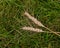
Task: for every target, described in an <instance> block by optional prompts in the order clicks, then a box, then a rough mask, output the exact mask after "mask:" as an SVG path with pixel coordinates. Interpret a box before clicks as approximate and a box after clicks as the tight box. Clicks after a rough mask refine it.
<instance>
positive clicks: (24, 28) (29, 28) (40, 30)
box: [20, 26, 60, 34]
mask: <svg viewBox="0 0 60 48" xmlns="http://www.w3.org/2000/svg"><path fill="white" fill-rule="evenodd" d="M20 29H23V30H28V31H34V32H40V33H45V32H46V33H52V32H49V31H43V30H42V29H38V28H33V27H26V26H25V27H22V28H20ZM54 33H58V34H60V32H54Z"/></svg>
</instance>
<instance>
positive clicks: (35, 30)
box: [21, 12, 60, 36]
mask: <svg viewBox="0 0 60 48" xmlns="http://www.w3.org/2000/svg"><path fill="white" fill-rule="evenodd" d="M24 15H25V16H27V17H28V18H29V19H30V20H32V21H33V22H34V23H35V24H36V25H38V26H41V27H44V28H45V29H47V30H48V31H49V32H50V33H53V34H56V35H57V36H60V35H59V34H58V33H60V32H54V31H52V30H51V29H49V28H47V27H45V26H44V25H43V24H42V23H41V22H40V21H38V20H37V19H36V18H34V17H33V16H31V15H30V14H29V13H28V12H25V13H24ZM21 29H23V30H30V31H34V32H44V31H43V30H42V29H38V28H32V27H22V28H21Z"/></svg>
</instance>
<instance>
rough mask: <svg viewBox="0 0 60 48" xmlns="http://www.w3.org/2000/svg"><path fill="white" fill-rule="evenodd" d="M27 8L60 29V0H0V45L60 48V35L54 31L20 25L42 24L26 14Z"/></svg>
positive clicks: (45, 22)
mask: <svg viewBox="0 0 60 48" xmlns="http://www.w3.org/2000/svg"><path fill="white" fill-rule="evenodd" d="M25 11H27V12H29V13H30V14H31V15H32V16H34V17H35V18H37V19H38V20H39V21H41V22H42V23H43V24H44V25H45V26H47V27H48V28H50V29H51V30H53V31H57V32H60V1H59V0H54V1H53V0H0V48H60V37H58V36H56V35H55V34H48V33H33V32H31V31H25V30H21V29H20V28H21V27H23V26H33V27H37V28H40V27H38V26H37V25H35V24H34V23H33V22H32V21H30V20H29V19H28V18H26V17H24V12H25ZM44 30H45V29H44Z"/></svg>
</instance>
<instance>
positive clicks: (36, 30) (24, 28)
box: [22, 27, 44, 32]
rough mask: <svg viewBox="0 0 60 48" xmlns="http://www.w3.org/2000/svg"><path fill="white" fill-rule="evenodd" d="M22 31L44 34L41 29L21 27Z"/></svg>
mask: <svg viewBox="0 0 60 48" xmlns="http://www.w3.org/2000/svg"><path fill="white" fill-rule="evenodd" d="M22 29H23V30H29V31H34V32H44V31H43V30H42V29H38V28H33V27H22Z"/></svg>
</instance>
